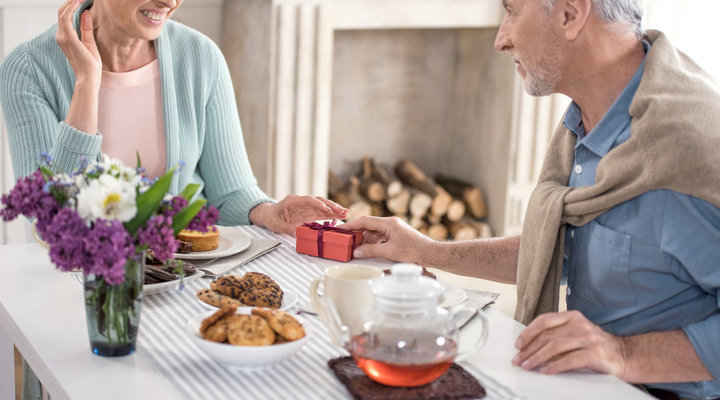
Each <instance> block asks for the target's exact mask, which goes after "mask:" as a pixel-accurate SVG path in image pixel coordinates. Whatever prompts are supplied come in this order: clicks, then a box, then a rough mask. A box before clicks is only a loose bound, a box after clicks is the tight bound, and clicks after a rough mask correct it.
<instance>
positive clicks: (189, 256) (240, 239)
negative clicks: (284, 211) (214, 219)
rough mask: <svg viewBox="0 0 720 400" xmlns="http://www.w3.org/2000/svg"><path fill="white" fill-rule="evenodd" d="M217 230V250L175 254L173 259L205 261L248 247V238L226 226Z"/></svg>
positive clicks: (229, 254)
mask: <svg viewBox="0 0 720 400" xmlns="http://www.w3.org/2000/svg"><path fill="white" fill-rule="evenodd" d="M217 229H218V232H219V233H220V239H219V240H218V248H217V249H215V250H210V251H198V252H193V253H175V258H179V259H181V260H206V259H209V258H218V257H227V256H231V255H233V254H237V253H239V252H241V251H243V250H245V249H247V248H248V247H250V236H248V235H246V234H244V233H242V232H240V231H239V230H237V229H235V228H231V227H227V226H218V227H217Z"/></svg>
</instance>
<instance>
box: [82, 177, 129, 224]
mask: <svg viewBox="0 0 720 400" xmlns="http://www.w3.org/2000/svg"><path fill="white" fill-rule="evenodd" d="M106 171H107V170H106ZM86 183H87V184H86V185H83V186H80V188H79V189H80V191H79V192H78V194H77V212H78V214H79V215H80V217H81V218H83V219H87V220H93V221H94V220H95V219H98V218H102V219H117V220H119V221H121V222H127V221H130V220H131V219H132V218H133V217H135V214H137V207H136V205H135V187H136V184H134V183H131V182H128V181H126V180H124V179H119V177H115V176H113V175H111V174H107V173H104V174H102V175H100V176H99V177H98V178H97V179H90V180H89V181H87V182H86Z"/></svg>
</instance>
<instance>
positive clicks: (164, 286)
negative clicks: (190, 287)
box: [143, 269, 205, 296]
mask: <svg viewBox="0 0 720 400" xmlns="http://www.w3.org/2000/svg"><path fill="white" fill-rule="evenodd" d="M203 275H205V273H204V272H202V271H200V270H199V269H198V270H195V273H194V274H192V275H190V276H186V277H185V278H183V282H185V283H187V282H192V281H194V280H196V279H200V278H202V276H203ZM179 284H180V279H179V278H178V279H175V280H173V281H167V282H159V283H148V284H145V285H143V295H144V296H149V295H153V294H158V293H163V292H169V291H171V290H175V289H177V288H178V285H179Z"/></svg>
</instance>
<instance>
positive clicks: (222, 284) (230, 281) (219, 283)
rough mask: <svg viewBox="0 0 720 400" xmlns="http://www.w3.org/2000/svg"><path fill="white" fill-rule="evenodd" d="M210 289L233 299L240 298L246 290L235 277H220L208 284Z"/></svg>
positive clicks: (242, 283) (243, 284)
mask: <svg viewBox="0 0 720 400" xmlns="http://www.w3.org/2000/svg"><path fill="white" fill-rule="evenodd" d="M210 288H211V289H213V290H216V291H218V292H220V293H222V294H224V295H227V296H230V297H235V298H240V294H242V292H244V291H245V290H246V287H245V283H244V282H242V281H241V279H240V278H239V277H238V276H237V275H225V276H221V277H219V278H217V279H215V280H214V281H212V282H210Z"/></svg>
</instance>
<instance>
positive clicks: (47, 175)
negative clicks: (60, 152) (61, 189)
mask: <svg viewBox="0 0 720 400" xmlns="http://www.w3.org/2000/svg"><path fill="white" fill-rule="evenodd" d="M40 173H42V176H43V178H45V182H47V181H48V180H50V178H52V177H53V173H52V171H50V168H48V167H46V166H44V165H41V166H40Z"/></svg>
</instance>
